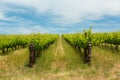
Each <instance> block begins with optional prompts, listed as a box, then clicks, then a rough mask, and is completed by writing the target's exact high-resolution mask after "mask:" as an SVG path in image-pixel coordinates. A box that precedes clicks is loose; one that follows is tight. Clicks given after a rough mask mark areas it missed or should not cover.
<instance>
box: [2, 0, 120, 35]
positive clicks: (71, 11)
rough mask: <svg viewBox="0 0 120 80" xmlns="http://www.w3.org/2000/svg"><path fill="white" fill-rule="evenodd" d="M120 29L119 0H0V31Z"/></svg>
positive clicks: (60, 31)
mask: <svg viewBox="0 0 120 80" xmlns="http://www.w3.org/2000/svg"><path fill="white" fill-rule="evenodd" d="M90 26H92V27H93V31H94V32H106V31H107V32H108V31H120V0H0V34H9V33H10V34H14V33H17V34H19V33H32V32H40V33H60V34H61V33H71V32H80V31H83V30H84V29H88V28H89V27H90Z"/></svg>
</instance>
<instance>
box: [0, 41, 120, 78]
mask: <svg viewBox="0 0 120 80" xmlns="http://www.w3.org/2000/svg"><path fill="white" fill-rule="evenodd" d="M58 43H59V40H57V41H56V42H55V43H54V44H52V45H50V47H49V48H48V49H47V50H44V51H42V54H41V57H38V58H37V60H36V64H35V65H34V66H33V68H28V67H27V66H26V65H27V64H28V59H29V55H28V53H29V51H28V49H19V50H15V51H12V52H10V53H9V54H7V55H3V56H0V64H2V65H0V80H119V79H120V52H119V53H116V52H114V51H111V50H108V49H106V48H99V47H93V49H92V65H91V66H89V65H87V64H84V61H83V56H84V53H83V51H82V53H80V51H79V50H78V49H75V48H73V47H72V46H71V45H69V44H68V43H67V42H66V41H64V40H63V39H62V47H63V49H64V55H63V54H61V53H60V52H59V51H58V52H57V54H55V53H56V50H57V46H58V45H59V44H58ZM59 46H60V45H59ZM60 47H61V46H60ZM58 50H59V49H58ZM55 55H57V56H55ZM61 55H62V56H61Z"/></svg>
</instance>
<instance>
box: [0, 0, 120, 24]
mask: <svg viewBox="0 0 120 80" xmlns="http://www.w3.org/2000/svg"><path fill="white" fill-rule="evenodd" d="M0 2H2V3H9V4H15V5H19V6H24V7H28V8H32V9H35V11H36V14H39V15H41V14H44V13H47V12H50V13H51V14H53V15H55V16H58V17H56V18H53V21H54V22H55V23H60V24H62V23H63V24H72V23H79V22H81V21H83V20H93V19H101V18H103V16H104V15H112V16H119V15H120V0H34V1H33V0H1V1H0Z"/></svg>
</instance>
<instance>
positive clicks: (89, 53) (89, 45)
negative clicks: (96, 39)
mask: <svg viewBox="0 0 120 80" xmlns="http://www.w3.org/2000/svg"><path fill="white" fill-rule="evenodd" d="M87 47H88V54H87V60H86V61H87V63H88V64H91V55H92V43H91V42H88V45H87Z"/></svg>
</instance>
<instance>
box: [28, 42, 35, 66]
mask: <svg viewBox="0 0 120 80" xmlns="http://www.w3.org/2000/svg"><path fill="white" fill-rule="evenodd" d="M34 63H35V47H34V43H30V45H29V67H33V65H34Z"/></svg>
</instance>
